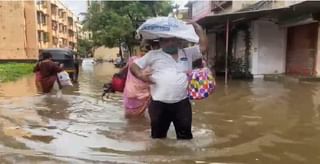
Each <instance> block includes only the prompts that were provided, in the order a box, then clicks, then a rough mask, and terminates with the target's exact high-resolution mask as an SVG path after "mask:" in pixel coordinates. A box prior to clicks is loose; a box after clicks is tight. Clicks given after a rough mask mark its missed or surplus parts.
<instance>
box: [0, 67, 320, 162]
mask: <svg viewBox="0 0 320 164" xmlns="http://www.w3.org/2000/svg"><path fill="white" fill-rule="evenodd" d="M115 71H116V69H115V68H114V66H113V65H112V64H109V63H104V64H96V65H94V66H93V65H91V64H90V63H87V64H85V65H83V67H82V70H81V74H80V77H79V84H78V85H76V86H74V87H73V88H68V89H66V90H64V91H63V96H62V98H56V97H55V96H51V97H49V96H43V95H38V94H37V92H36V88H35V86H34V77H33V75H30V76H27V77H25V78H22V79H21V80H18V81H16V82H11V83H3V84H0V160H1V162H0V163H36V162H38V163H41V162H44V163H99V162H100V163H130V164H131V163H169V162H173V163H265V164H270V163H273V164H274V163H279V164H283V163H290V164H292V163H319V161H320V154H319V152H320V140H319V138H320V114H319V112H320V83H294V82H272V81H263V80H255V81H253V82H246V81H231V82H230V85H229V87H228V88H225V87H224V86H223V82H222V81H218V85H219V86H218V89H217V91H216V92H215V93H214V94H213V95H212V96H211V97H210V98H209V99H206V100H204V101H196V102H195V104H194V106H193V114H194V115H193V133H194V139H193V140H191V141H177V140H176V139H175V132H174V128H173V127H171V128H170V130H169V135H168V139H164V140H152V139H151V138H150V137H149V133H150V129H149V122H148V120H147V119H139V120H127V119H125V118H124V111H123V109H122V107H121V105H122V98H121V94H115V95H113V96H112V97H111V98H110V99H106V100H102V99H101V93H102V85H103V83H104V82H106V81H109V80H110V79H111V76H112V74H113V73H114V72H115Z"/></svg>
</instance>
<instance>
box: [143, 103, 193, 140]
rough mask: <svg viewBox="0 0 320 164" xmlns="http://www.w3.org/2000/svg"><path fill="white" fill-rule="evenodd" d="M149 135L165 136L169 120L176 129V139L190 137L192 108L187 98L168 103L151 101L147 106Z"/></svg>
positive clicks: (154, 136)
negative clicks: (149, 121)
mask: <svg viewBox="0 0 320 164" xmlns="http://www.w3.org/2000/svg"><path fill="white" fill-rule="evenodd" d="M149 115H150V119H151V137H152V138H166V137H167V132H168V129H169V127H170V124H171V122H173V125H174V128H175V130H176V135H177V139H192V138H193V136H192V132H191V124H192V110H191V104H190V101H189V99H188V98H187V99H184V100H182V101H180V102H177V103H173V104H168V103H163V102H160V101H153V100H152V101H151V103H150V106H149Z"/></svg>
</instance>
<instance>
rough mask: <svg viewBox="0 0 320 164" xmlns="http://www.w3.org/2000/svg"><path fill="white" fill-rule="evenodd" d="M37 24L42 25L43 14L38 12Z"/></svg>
mask: <svg viewBox="0 0 320 164" xmlns="http://www.w3.org/2000/svg"><path fill="white" fill-rule="evenodd" d="M37 23H38V24H41V12H40V11H37Z"/></svg>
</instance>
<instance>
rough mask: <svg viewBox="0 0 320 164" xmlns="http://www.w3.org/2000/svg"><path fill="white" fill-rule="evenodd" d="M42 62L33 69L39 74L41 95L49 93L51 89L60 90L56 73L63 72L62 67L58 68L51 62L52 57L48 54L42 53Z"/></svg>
mask: <svg viewBox="0 0 320 164" xmlns="http://www.w3.org/2000/svg"><path fill="white" fill-rule="evenodd" d="M42 57H43V60H42V61H41V63H39V64H37V65H36V66H35V68H34V71H35V72H40V74H39V75H40V77H39V81H40V84H41V87H42V92H43V93H50V92H51V91H52V89H55V90H60V89H61V86H60V84H59V82H58V80H57V73H59V72H61V71H63V69H62V67H63V65H60V66H58V64H57V63H55V62H53V61H52V55H51V53H49V52H44V53H42Z"/></svg>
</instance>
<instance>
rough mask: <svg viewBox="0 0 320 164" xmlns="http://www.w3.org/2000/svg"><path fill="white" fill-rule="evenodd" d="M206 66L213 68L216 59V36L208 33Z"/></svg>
mask: <svg viewBox="0 0 320 164" xmlns="http://www.w3.org/2000/svg"><path fill="white" fill-rule="evenodd" d="M207 37H208V65H209V66H210V67H211V68H213V67H214V63H215V57H216V34H215V33H208V34H207Z"/></svg>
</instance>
